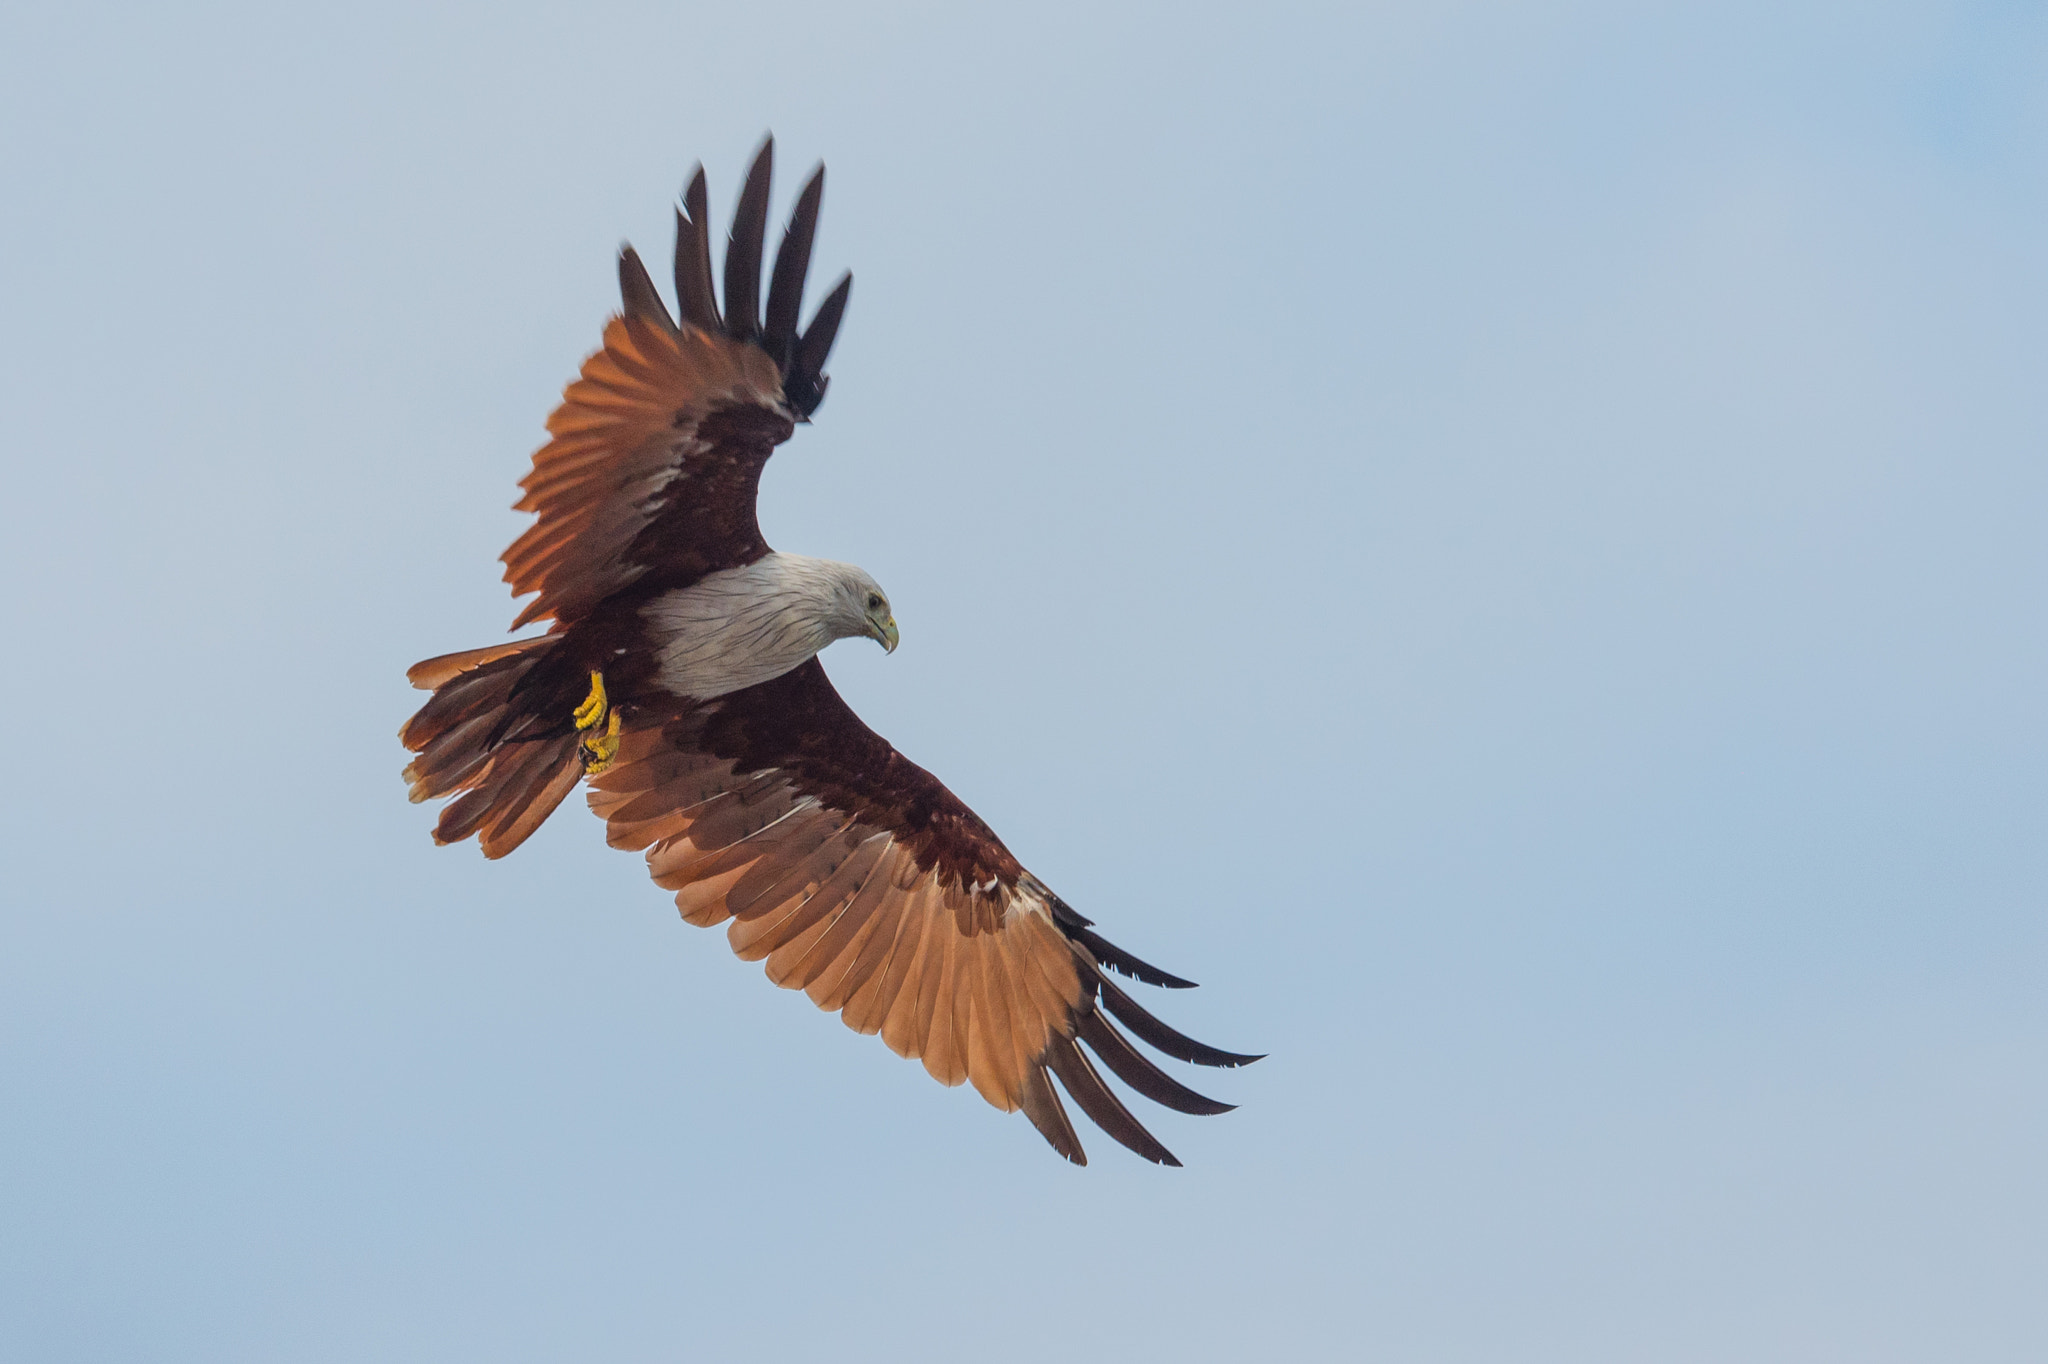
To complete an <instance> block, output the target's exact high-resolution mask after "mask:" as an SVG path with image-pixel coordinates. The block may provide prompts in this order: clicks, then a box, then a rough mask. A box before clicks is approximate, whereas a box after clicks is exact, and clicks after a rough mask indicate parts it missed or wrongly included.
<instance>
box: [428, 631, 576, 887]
mask: <svg viewBox="0 0 2048 1364" xmlns="http://www.w3.org/2000/svg"><path fill="white" fill-rule="evenodd" d="M559 641H560V637H559V636H556V635H542V636H540V637H539V638H536V639H526V640H519V641H516V642H514V643H512V644H500V645H494V646H492V647H490V648H486V649H469V650H465V651H464V652H462V653H455V654H444V655H443V656H441V657H439V658H430V659H428V660H426V661H425V662H424V663H416V664H414V665H413V666H412V668H411V669H409V670H408V671H407V673H406V676H407V677H408V678H409V679H411V681H412V683H413V685H414V686H416V687H420V688H422V689H427V688H431V689H432V690H433V692H434V695H433V697H432V698H431V699H429V700H428V702H427V703H426V704H425V705H424V706H422V707H420V709H419V712H418V713H417V714H415V715H414V716H413V717H412V718H411V719H410V720H408V721H406V722H405V726H404V728H402V729H400V730H399V732H398V737H399V738H400V740H402V741H403V742H404V744H405V746H406V747H407V748H409V749H411V750H413V752H415V753H417V754H418V755H419V756H418V757H416V758H414V759H413V760H412V763H411V764H410V765H409V766H408V767H407V768H406V769H405V779H406V781H407V782H408V783H409V784H410V785H411V788H412V790H411V795H412V799H413V800H414V801H422V800H433V799H436V798H438V797H441V796H455V797H456V799H454V800H453V801H450V802H449V804H448V805H447V807H446V808H445V809H443V810H442V811H441V818H440V822H439V823H438V824H436V825H435V827H434V841H435V842H436V843H459V842H461V841H462V840H463V839H465V838H468V837H469V836H470V835H472V834H480V835H481V837H479V838H478V840H477V841H478V843H479V845H480V846H481V847H482V848H483V853H484V856H486V857H503V856H504V855H505V854H506V853H508V852H511V851H512V850H513V849H514V848H516V847H518V846H519V845H520V844H521V843H524V842H525V841H526V839H527V837H528V835H530V834H532V833H533V831H534V830H535V829H537V828H539V827H540V825H541V822H542V821H543V820H545V819H546V818H547V817H548V816H549V815H550V814H552V813H554V809H555V807H556V806H557V805H560V804H561V803H562V798H563V797H565V796H567V795H568V794H569V792H570V790H571V789H572V788H573V787H574V786H575V785H576V782H577V779H578V778H580V777H581V776H582V775H583V756H582V753H581V748H580V745H579V743H578V738H579V736H578V735H577V734H576V733H575V732H574V731H573V730H568V729H567V726H566V725H565V726H562V727H561V729H562V730H563V731H567V732H549V733H545V734H544V735H542V736H541V737H538V738H509V737H507V733H508V731H509V730H511V729H512V728H513V725H514V723H515V722H517V721H520V720H525V719H530V718H533V717H527V716H522V715H517V714H515V713H514V710H513V707H514V705H515V700H516V698H515V692H516V691H517V690H518V688H519V683H520V681H521V679H522V678H524V677H525V676H526V675H527V673H528V672H529V671H530V670H531V669H532V668H533V666H534V665H535V664H536V663H538V662H540V661H541V660H542V659H543V658H545V657H547V655H548V653H549V652H550V651H551V650H552V649H553V647H554V646H555V645H556V644H557V643H559ZM530 727H531V726H521V728H522V729H524V728H530ZM548 728H549V730H554V729H555V727H554V726H549V727H548Z"/></svg>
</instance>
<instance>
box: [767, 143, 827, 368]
mask: <svg viewBox="0 0 2048 1364" xmlns="http://www.w3.org/2000/svg"><path fill="white" fill-rule="evenodd" d="M824 196H825V168H824V167H823V166H822V165H821V166H819V167H818V168H817V169H816V170H814V171H812V172H811V178H810V179H808V180H806V181H805V182H804V187H803V192H802V193H800V194H798V195H797V199H796V210H795V212H793V213H791V214H790V216H789V226H788V227H786V228H784V229H783V232H782V245H781V247H780V248H779V249H778V250H777V251H776V252H775V273H774V275H773V276H772V277H771V278H770V279H769V283H768V316H767V319H766V321H765V323H764V324H763V327H762V335H763V338H764V340H765V342H766V344H767V347H768V353H769V354H770V355H772V356H774V357H775V361H776V363H777V364H779V365H781V366H782V367H783V368H784V369H785V370H787V369H788V367H789V362H790V360H791V358H792V357H793V356H794V355H795V354H796V324H797V317H798V315H799V313H801V311H802V309H803V303H804V276H805V275H807V274H809V273H810V269H811V241H812V239H813V238H814V237H815V236H816V235H817V232H818V206H819V204H820V203H821V202H822V201H823V199H824Z"/></svg>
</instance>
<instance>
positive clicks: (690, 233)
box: [676, 166, 724, 333]
mask: <svg viewBox="0 0 2048 1364" xmlns="http://www.w3.org/2000/svg"><path fill="white" fill-rule="evenodd" d="M705 203H706V195H705V192H704V167H702V166H698V167H697V169H696V171H695V173H694V174H692V175H691V176H690V186H689V188H688V189H686V190H684V191H683V206H682V209H681V211H680V212H678V213H677V214H676V303H677V305H678V306H679V307H681V308H682V310H683V321H685V322H687V323H689V324H690V325H691V326H693V327H695V328H696V329H697V330H698V331H701V332H707V333H710V332H719V331H722V330H724V328H723V326H722V325H721V324H720V322H719V320H718V296H717V295H716V294H715V293H714V292H713V291H712V286H711V221H710V215H709V214H708V213H707V212H706V209H705Z"/></svg>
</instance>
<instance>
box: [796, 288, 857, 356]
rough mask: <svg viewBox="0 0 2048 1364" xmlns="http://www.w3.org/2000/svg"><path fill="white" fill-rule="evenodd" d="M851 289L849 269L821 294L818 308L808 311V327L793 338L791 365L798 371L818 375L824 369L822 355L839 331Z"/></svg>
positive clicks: (825, 353) (830, 350) (829, 351)
mask: <svg viewBox="0 0 2048 1364" xmlns="http://www.w3.org/2000/svg"><path fill="white" fill-rule="evenodd" d="M852 293H853V271H851V270H849V271H847V272H846V273H845V274H843V275H841V276H840V277H839V283H837V284H835V285H833V286H832V292H831V293H829V294H827V295H825V301H824V302H823V303H820V304H819V305H818V311H817V312H815V313H813V314H811V325H810V329H809V330H808V331H806V332H805V333H804V335H803V340H801V341H799V342H797V352H796V360H795V361H794V363H793V365H792V368H793V369H795V370H796V371H797V372H798V373H799V374H810V375H821V374H823V373H824V372H825V358H826V357H827V356H829V355H830V354H831V353H832V342H833V341H834V340H835V339H837V337H838V335H839V323H840V320H841V319H842V318H844V317H845V316H846V300H847V298H848V297H849V296H851V295H852Z"/></svg>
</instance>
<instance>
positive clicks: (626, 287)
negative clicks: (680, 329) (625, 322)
mask: <svg viewBox="0 0 2048 1364" xmlns="http://www.w3.org/2000/svg"><path fill="white" fill-rule="evenodd" d="M619 301H620V303H621V304H622V305H623V307H624V308H625V312H626V316H628V317H644V318H646V319H647V320H648V321H649V322H653V323H655V324H656V325H658V326H660V327H661V328H662V329H663V330H665V331H667V332H669V333H671V334H673V333H674V332H675V330H676V322H675V319H674V318H672V317H670V316H669V315H668V304H666V303H664V302H662V299H661V292H660V291H659V290H658V289H656V288H655V287H654V281H653V279H651V278H650V277H649V276H648V274H647V267H646V266H645V265H644V264H642V263H641V260H640V253H639V252H638V251H635V250H634V249H633V248H632V247H630V246H622V247H620V248H619Z"/></svg>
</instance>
